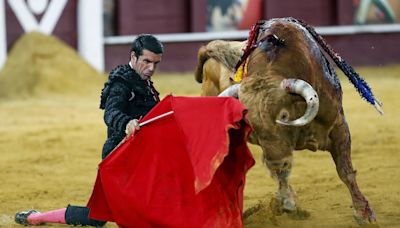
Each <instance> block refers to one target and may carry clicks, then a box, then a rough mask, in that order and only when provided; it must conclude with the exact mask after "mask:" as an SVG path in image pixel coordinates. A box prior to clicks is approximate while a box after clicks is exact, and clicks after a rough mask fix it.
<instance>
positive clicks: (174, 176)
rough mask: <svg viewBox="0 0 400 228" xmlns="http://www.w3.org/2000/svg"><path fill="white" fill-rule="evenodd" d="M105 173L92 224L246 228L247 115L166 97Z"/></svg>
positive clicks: (219, 100)
mask: <svg viewBox="0 0 400 228" xmlns="http://www.w3.org/2000/svg"><path fill="white" fill-rule="evenodd" d="M170 111H173V114H172V115H168V116H165V117H162V118H160V119H157V120H155V121H153V122H151V123H148V124H147V125H145V126H142V127H141V129H140V130H139V131H138V132H136V133H135V135H134V136H131V137H130V138H129V139H127V140H126V141H125V142H124V143H123V144H121V145H120V146H119V147H118V148H116V149H115V150H114V151H113V152H112V153H111V154H110V155H109V156H108V157H107V158H106V159H104V160H103V161H102V162H101V163H100V165H99V170H98V175H97V179H96V183H95V186H94V189H93V193H92V196H91V198H90V200H89V202H88V207H89V208H90V217H91V218H94V219H98V220H106V221H114V222H116V223H117V224H118V225H119V226H120V227H157V226H166V227H242V211H243V188H244V184H245V175H246V172H247V171H248V169H249V168H250V167H251V166H253V165H254V159H253V157H252V156H251V154H250V151H249V149H248V147H247V144H246V139H247V137H248V134H249V133H250V126H249V125H248V123H247V120H246V109H245V107H244V106H243V105H242V104H241V103H240V102H239V101H238V100H236V99H234V98H230V97H173V96H167V97H166V98H164V99H163V100H162V101H161V102H160V103H159V104H158V105H157V106H155V107H154V108H153V109H152V110H151V111H150V112H149V113H148V114H147V115H146V116H145V118H143V119H142V120H141V122H144V121H146V120H149V119H151V118H154V117H156V116H159V115H162V114H164V113H167V112H170Z"/></svg>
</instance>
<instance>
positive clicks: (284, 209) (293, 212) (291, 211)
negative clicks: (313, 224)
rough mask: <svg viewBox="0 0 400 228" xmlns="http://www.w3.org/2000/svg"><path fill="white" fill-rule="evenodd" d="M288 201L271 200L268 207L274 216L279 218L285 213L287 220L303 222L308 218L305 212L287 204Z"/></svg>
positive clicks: (308, 214)
mask: <svg viewBox="0 0 400 228" xmlns="http://www.w3.org/2000/svg"><path fill="white" fill-rule="evenodd" d="M287 202H288V200H282V199H279V198H276V197H274V198H272V199H271V201H270V202H269V207H270V209H271V211H272V213H273V214H274V215H275V216H280V215H282V214H284V213H286V214H287V215H288V216H289V218H291V219H295V220H304V219H307V218H309V217H310V213H309V212H308V211H306V210H303V209H301V208H300V207H297V206H296V205H295V204H288V203H287Z"/></svg>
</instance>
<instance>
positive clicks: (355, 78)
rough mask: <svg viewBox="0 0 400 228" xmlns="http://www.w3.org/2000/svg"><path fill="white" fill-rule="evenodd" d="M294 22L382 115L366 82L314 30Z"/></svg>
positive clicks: (379, 105)
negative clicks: (309, 35)
mask: <svg viewBox="0 0 400 228" xmlns="http://www.w3.org/2000/svg"><path fill="white" fill-rule="evenodd" d="M293 21H294V22H296V23H298V24H300V25H301V26H303V27H304V28H305V29H307V31H308V32H310V34H311V35H312V36H313V37H314V39H315V40H316V41H317V42H318V44H319V45H320V46H321V47H322V48H323V49H324V50H325V52H326V53H328V55H329V56H330V57H331V58H332V59H333V61H334V62H335V63H336V65H337V66H338V67H339V68H340V69H341V70H342V71H343V73H344V74H345V75H346V76H347V78H348V79H349V80H350V82H351V83H352V84H353V85H354V87H356V89H357V91H358V93H359V94H360V96H361V97H362V98H364V99H365V100H367V101H368V102H369V103H371V104H372V105H374V106H375V108H376V110H378V112H379V113H380V114H383V111H382V109H381V106H382V105H383V104H382V102H380V101H379V100H378V99H377V98H375V96H374V94H373V93H372V90H371V88H370V87H369V85H368V84H367V82H366V81H365V80H364V79H363V78H362V77H361V76H360V75H359V74H358V73H357V72H356V71H355V70H354V68H353V67H351V66H350V65H349V64H348V63H347V62H346V61H345V60H344V59H343V58H342V57H340V55H339V54H338V53H337V52H335V51H334V50H333V49H332V47H330V46H329V44H327V43H326V41H325V40H324V38H322V36H321V35H319V34H318V33H317V32H316V31H315V29H314V28H313V27H312V26H310V25H308V24H307V23H305V22H304V21H302V20H299V19H293Z"/></svg>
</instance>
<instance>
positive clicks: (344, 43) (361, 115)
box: [0, 0, 400, 227]
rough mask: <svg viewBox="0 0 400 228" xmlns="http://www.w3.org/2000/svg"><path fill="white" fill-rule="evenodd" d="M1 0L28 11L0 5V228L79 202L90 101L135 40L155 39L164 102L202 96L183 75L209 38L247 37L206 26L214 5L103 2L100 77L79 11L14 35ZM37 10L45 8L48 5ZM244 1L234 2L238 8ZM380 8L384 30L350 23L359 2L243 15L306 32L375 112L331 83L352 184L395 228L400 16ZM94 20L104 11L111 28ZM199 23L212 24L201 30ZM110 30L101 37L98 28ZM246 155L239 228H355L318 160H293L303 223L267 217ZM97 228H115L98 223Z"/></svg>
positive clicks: (267, 4) (91, 131)
mask: <svg viewBox="0 0 400 228" xmlns="http://www.w3.org/2000/svg"><path fill="white" fill-rule="evenodd" d="M10 1H15V2H19V3H20V4H26V5H27V6H28V5H29V4H31V3H32V2H33V1H23V0H21V1H19V0H0V12H1V13H3V12H5V13H4V14H1V15H0V25H1V23H3V22H4V24H5V25H6V26H2V27H0V30H2V29H5V30H4V31H5V33H4V36H3V38H4V39H3V40H1V39H2V36H0V41H6V45H5V46H4V47H6V48H5V49H1V51H3V52H4V51H6V53H7V55H6V59H5V61H4V63H3V65H2V68H1V71H0V155H1V156H0V182H1V187H0V227H21V226H18V225H16V224H15V223H14V214H15V212H17V211H21V210H27V209H33V208H34V209H37V210H40V211H46V210H52V209H57V208H60V207H65V206H66V205H67V204H68V203H71V204H77V205H85V204H86V203H87V200H88V197H89V196H90V194H91V191H92V187H93V184H94V180H95V176H96V172H97V164H98V163H99V162H100V151H101V147H102V144H103V142H104V139H105V137H106V133H105V132H106V129H105V125H104V123H103V120H102V115H103V113H102V111H101V110H100V109H98V105H99V93H100V91H101V88H102V86H103V83H104V81H105V80H106V75H107V74H106V72H107V71H108V70H109V68H111V67H113V66H114V65H116V64H120V63H124V62H126V61H127V58H128V55H127V54H128V53H127V50H128V43H130V42H131V41H132V39H133V37H134V36H135V35H137V34H138V33H141V32H146V33H155V34H157V35H158V36H159V37H160V39H161V38H162V39H163V41H164V43H166V51H167V53H166V55H165V58H164V61H163V62H162V64H161V65H160V67H161V71H160V72H159V73H157V74H156V75H155V76H154V81H155V86H156V87H157V88H158V89H159V90H160V92H161V97H164V96H166V95H167V94H171V93H172V94H174V95H184V96H197V95H199V94H200V87H201V85H200V84H198V83H196V82H195V81H194V78H193V69H194V66H195V64H196V52H197V49H198V47H199V46H200V45H201V44H203V43H206V42H208V40H210V39H218V38H224V39H245V38H246V36H247V33H248V30H246V29H243V30H242V29H241V28H239V30H237V27H236V26H238V25H239V24H243V23H244V22H243V18H245V17H244V16H243V15H242V16H238V21H239V22H240V23H236V24H233V25H231V26H230V27H229V26H221V25H218V23H227V21H226V18H225V19H223V17H222V18H221V16H222V12H223V11H224V12H225V10H222V8H221V9H217V16H215V15H214V16H213V14H214V13H215V10H216V9H215V7H222V6H216V5H215V2H219V3H221V2H223V1H215V2H214V1H211V0H209V1H196V0H191V1H188V0H186V1H185V0H170V1H163V0H147V1H139V0H135V1H127V0H125V1H124V0H119V1H114V4H111V5H107V3H109V2H108V1H106V0H104V8H102V9H104V11H101V12H102V16H104V22H105V23H104V27H103V29H102V31H104V35H103V36H102V37H101V38H102V39H101V40H102V43H101V44H102V45H101V46H102V47H103V48H104V65H103V67H104V71H105V73H104V72H103V70H99V68H97V67H98V66H99V65H96V64H94V65H93V64H91V63H90V61H88V59H86V58H85V55H82V52H81V50H82V49H80V48H79V44H78V43H79V38H80V35H79V34H80V33H79V32H78V31H77V30H78V28H77V27H78V26H77V24H78V23H79V19H78V16H79V12H77V9H78V7H79V6H80V5H81V4H82V2H85V1H84V0H80V1H71V0H70V1H67V0H66V1H65V3H66V4H65V7H64V8H63V11H62V13H61V15H60V18H59V20H58V21H57V23H56V25H55V27H54V30H53V31H52V33H51V35H44V34H42V33H38V32H29V33H25V31H24V29H23V27H22V25H21V22H20V21H19V19H18V18H17V16H16V15H15V11H14V10H13V9H12V8H11V7H10ZM36 1H37V2H42V4H45V3H46V4H50V3H51V2H54V1H56V0H53V1H39V0H36ZM59 1H61V0H59ZM30 2H31V3H30ZM89 2H92V3H93V2H94V1H91V0H89ZM99 2H101V1H99ZM233 2H235V1H228V3H227V5H228V6H229V5H230V4H231V3H233ZM251 2H252V0H248V1H240V3H241V4H242V7H243V5H246V4H250V3H251ZM388 2H389V3H390V6H391V8H392V9H393V11H394V12H395V15H396V20H395V23H391V24H381V23H386V22H385V21H384V20H382V17H381V16H380V13H379V12H378V11H377V9H376V8H375V7H374V6H371V8H370V9H369V11H368V15H367V23H368V25H354V24H353V22H354V14H355V12H356V10H357V4H358V1H348V0H343V1H342V0H320V1H311V0H303V1H295V0H292V1H290V0H287V1H278V0H264V1H257V0H256V1H254V2H253V4H255V5H256V6H258V7H256V9H258V10H259V11H258V12H259V14H260V15H262V17H263V19H268V18H272V17H282V16H293V17H297V18H302V19H304V20H306V21H307V22H309V23H310V24H313V25H315V26H317V29H318V31H320V32H321V33H323V34H325V35H324V37H326V38H327V40H328V43H330V44H331V46H333V48H335V49H336V50H337V51H338V52H339V53H340V54H341V55H342V56H343V57H344V58H346V59H347V60H348V62H349V63H350V64H351V65H353V66H355V67H356V70H357V71H358V72H359V73H360V75H362V76H363V77H364V78H365V79H366V80H367V82H368V83H369V85H370V86H371V87H372V89H373V91H374V93H375V94H376V96H377V97H378V98H379V99H380V100H381V101H382V102H383V103H384V106H383V110H384V111H385V114H384V115H383V116H380V115H379V114H378V113H377V112H376V111H375V109H374V108H373V107H372V106H370V105H368V104H367V103H366V102H365V101H363V100H362V99H361V98H360V97H359V96H358V94H357V92H356V91H355V90H354V88H353V87H352V86H351V85H350V84H349V83H348V81H347V79H346V78H345V77H342V75H341V74H340V79H341V83H342V86H343V90H344V96H343V102H344V104H343V106H344V110H345V115H346V116H347V121H348V123H349V127H350V131H351V133H352V143H353V144H352V160H353V163H354V167H355V169H357V171H358V172H357V174H358V175H357V178H358V184H359V186H360V188H361V190H362V191H363V193H364V194H365V195H366V197H367V198H368V199H369V201H370V203H371V205H372V207H373V209H374V210H375V213H376V214H377V219H378V224H379V225H380V226H381V227H399V226H400V219H399V218H400V206H399V202H400V198H399V196H400V184H399V182H398V180H399V178H400V166H399V164H400V156H398V152H399V148H400V132H399V129H400V121H398V120H397V118H398V116H399V114H400V102H399V100H398V88H399V87H400V79H399V77H400V75H399V74H400V57H399V55H400V52H399V49H398V48H397V46H398V42H399V40H400V39H399V30H398V24H397V22H398V21H399V17H398V15H399V14H400V10H399V2H398V1H393V0H392V1H390V0H389V1H388ZM13 4H14V3H13ZM93 4H94V3H93ZM258 4H260V5H261V9H260V5H258ZM45 6H46V5H45ZM210 6H213V7H214V8H213V7H210ZM106 7H110V8H106ZM47 8H49V6H48V5H47V6H46V7H45V8H44V9H47ZM2 9H3V10H4V11H2ZM27 9H30V10H31V11H32V13H33V14H34V15H35V18H36V19H37V20H38V21H41V20H42V18H43V17H44V15H42V14H45V13H43V12H42V14H35V13H34V12H39V11H35V10H33V9H34V7H27ZM105 9H109V10H110V9H111V12H113V13H112V14H111V19H110V14H109V13H107V12H110V11H107V10H105ZM212 9H214V10H212ZM228 9H229V7H228V8H226V12H228V11H230V10H228ZM218 11H219V13H218ZM212 12H214V13H212ZM103 13H104V14H103ZM218 14H219V16H220V17H218ZM107 18H108V19H107ZM210 18H214V19H215V18H217V19H218V18H220V21H219V22H218V20H216V21H214V22H211V21H210V20H209V19H210ZM2 19H3V20H2ZM110 21H111V25H112V26H111V27H109V28H108V29H107V26H110V25H109V24H107V23H109V22H110ZM242 22H243V23H242ZM249 23H250V24H251V23H252V21H251V20H250V22H249ZM242 26H243V25H242ZM228 27H229V30H223V31H221V30H220V29H221V28H228ZM88 30H89V32H90V31H91V30H90V29H88ZM95 57H98V58H102V56H95ZM100 65H101V64H100ZM250 147H251V150H252V153H253V155H254V157H255V159H256V165H255V167H253V168H252V169H251V170H250V172H249V173H248V175H247V183H246V187H245V209H246V210H247V213H246V216H245V220H244V223H245V227H271V226H280V227H357V225H356V222H355V221H354V219H353V217H352V208H351V199H350V196H349V193H348V191H347V189H346V187H345V186H344V184H343V183H342V182H341V181H340V180H339V178H338V176H337V174H336V171H335V167H334V163H333V161H332V159H331V157H330V156H329V154H328V153H326V152H322V151H318V152H316V153H313V152H309V151H299V152H296V153H295V158H294V159H295V164H294V168H293V172H292V176H291V182H292V184H293V187H294V188H295V189H296V191H297V194H298V196H297V197H298V200H299V204H300V206H301V208H302V209H304V210H305V211H306V212H307V214H308V213H309V216H304V217H290V216H288V215H282V216H277V215H274V214H273V213H272V212H271V210H270V209H269V200H270V199H271V198H272V197H273V195H274V192H275V190H276V185H275V183H274V181H273V180H272V179H271V178H270V177H269V174H268V172H267V170H266V169H265V168H264V167H263V165H262V162H261V151H260V149H259V148H258V147H256V146H253V145H250ZM44 227H65V226H62V225H47V226H44ZM106 227H116V225H115V224H113V223H109V224H107V225H106Z"/></svg>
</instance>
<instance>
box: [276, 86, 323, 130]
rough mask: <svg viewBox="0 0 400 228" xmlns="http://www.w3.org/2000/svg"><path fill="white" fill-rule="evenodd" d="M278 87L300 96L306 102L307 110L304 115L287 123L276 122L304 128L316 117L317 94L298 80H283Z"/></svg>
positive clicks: (317, 106)
mask: <svg viewBox="0 0 400 228" xmlns="http://www.w3.org/2000/svg"><path fill="white" fill-rule="evenodd" d="M280 86H281V88H282V89H284V90H286V91H287V92H289V93H296V94H299V95H300V96H302V97H303V98H304V100H306V102H307V109H306V111H305V113H304V115H303V116H302V117H300V118H298V119H296V120H292V121H287V122H284V121H282V120H276V122H277V123H279V124H283V125H290V126H304V125H306V124H308V123H310V122H311V121H312V120H313V119H314V117H315V116H316V115H317V113H318V108H319V99H318V94H317V92H315V90H314V89H313V87H312V86H311V85H310V84H308V83H307V82H306V81H303V80H300V79H284V80H282V82H281V85H280Z"/></svg>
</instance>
